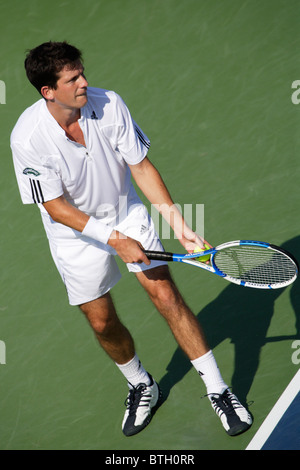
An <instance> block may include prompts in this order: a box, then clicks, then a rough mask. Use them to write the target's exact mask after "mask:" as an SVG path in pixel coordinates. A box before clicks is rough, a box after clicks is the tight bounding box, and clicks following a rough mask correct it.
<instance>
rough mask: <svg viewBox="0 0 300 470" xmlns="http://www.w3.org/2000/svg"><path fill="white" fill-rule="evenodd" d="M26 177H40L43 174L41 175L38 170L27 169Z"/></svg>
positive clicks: (25, 171)
mask: <svg viewBox="0 0 300 470" xmlns="http://www.w3.org/2000/svg"><path fill="white" fill-rule="evenodd" d="M23 173H24V175H34V176H39V175H40V174H41V173H39V172H38V171H37V170H35V169H34V168H25V169H24V170H23Z"/></svg>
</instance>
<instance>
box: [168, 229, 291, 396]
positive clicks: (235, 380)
mask: <svg viewBox="0 0 300 470" xmlns="http://www.w3.org/2000/svg"><path fill="white" fill-rule="evenodd" d="M282 248H284V249H285V250H287V251H290V252H291V253H292V254H293V255H294V256H295V258H296V259H297V260H298V262H299V260H300V236H298V237H295V238H293V239H291V240H289V241H288V242H286V243H284V244H283V245H282ZM299 283H300V280H299V279H297V280H296V282H295V283H294V284H293V286H292V287H291V291H290V300H291V304H292V306H293V308H294V312H295V322H296V330H297V333H296V334H295V335H291V336H280V335H278V336H275V337H272V338H267V337H266V335H267V331H268V328H269V326H270V322H271V319H272V316H273V313H274V304H275V301H276V299H277V298H278V297H279V296H280V295H281V294H282V293H283V292H284V290H285V289H275V290H268V291H265V290H258V289H251V288H250V289H249V288H242V287H239V286H236V285H234V284H229V285H228V286H227V287H226V288H225V289H224V290H223V291H222V292H221V294H220V295H219V296H218V297H217V298H216V299H215V300H214V301H213V302H211V303H210V304H208V305H207V306H206V307H205V308H204V309H203V310H201V311H200V312H199V313H198V315H197V318H198V319H199V322H200V323H201V325H202V326H203V328H204V331H205V334H206V337H207V339H208V342H209V344H210V347H211V348H212V349H214V348H215V347H216V346H217V345H218V344H220V343H221V342H222V341H224V340H226V339H228V338H229V339H230V340H231V343H233V344H234V354H235V358H234V373H233V376H232V379H231V383H229V384H228V385H229V386H231V387H232V391H233V393H235V394H236V395H238V397H239V399H240V400H241V401H242V402H243V403H246V402H247V395H248V392H249V390H250V387H251V384H252V382H253V380H254V377H255V374H256V371H257V368H258V365H259V358H260V352H261V348H262V347H263V346H264V345H265V344H266V343H267V342H270V341H272V342H273V341H282V340H286V339H297V338H300V311H299V310H300V294H299ZM191 368H192V366H191V364H190V361H189V360H188V359H187V357H186V356H185V354H184V353H183V352H182V351H181V349H180V348H177V349H176V351H175V352H174V354H173V356H172V358H171V360H170V362H169V364H168V366H167V368H166V374H165V375H164V376H163V377H162V379H161V381H160V383H159V385H160V387H161V389H162V391H163V394H164V400H166V399H167V397H168V395H169V393H170V390H171V389H172V387H173V386H174V385H175V384H176V383H177V382H179V381H180V380H181V379H182V378H183V377H184V376H185V374H186V373H187V372H188V371H189V370H190V369H191Z"/></svg>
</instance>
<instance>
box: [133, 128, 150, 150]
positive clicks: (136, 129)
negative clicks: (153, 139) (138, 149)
mask: <svg viewBox="0 0 300 470" xmlns="http://www.w3.org/2000/svg"><path fill="white" fill-rule="evenodd" d="M135 131H136V133H137V136H138V138H139V139H140V141H141V142H142V144H143V145H144V146H145V147H146V148H147V149H149V148H150V142H147V141H146V139H145V138H144V136H143V134H142V133H141V131H140V129H139V128H138V127H136V126H135Z"/></svg>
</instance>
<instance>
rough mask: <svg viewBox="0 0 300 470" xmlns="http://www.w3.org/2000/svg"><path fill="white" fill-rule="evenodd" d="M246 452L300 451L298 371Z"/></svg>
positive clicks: (299, 377) (299, 373) (299, 375)
mask: <svg viewBox="0 0 300 470" xmlns="http://www.w3.org/2000/svg"><path fill="white" fill-rule="evenodd" d="M247 450H300V370H298V372H297V374H296V375H295V377H294V378H293V380H292V381H291V382H290V384H289V385H288V387H287V388H286V390H285V391H284V393H283V394H282V395H281V397H280V398H279V400H278V401H277V403H276V404H275V406H274V408H273V409H272V410H271V412H270V413H269V415H268V416H267V418H266V419H265V421H264V422H263V424H262V425H261V427H260V428H259V430H258V431H257V433H256V434H255V436H254V437H253V439H252V440H251V442H250V444H249V445H248V447H247Z"/></svg>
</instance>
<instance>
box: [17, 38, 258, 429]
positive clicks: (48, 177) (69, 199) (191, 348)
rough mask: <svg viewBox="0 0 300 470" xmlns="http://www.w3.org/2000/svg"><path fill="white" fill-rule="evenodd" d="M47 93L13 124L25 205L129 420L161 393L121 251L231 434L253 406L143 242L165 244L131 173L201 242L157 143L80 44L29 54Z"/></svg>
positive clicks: (192, 240)
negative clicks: (116, 299) (133, 330)
mask: <svg viewBox="0 0 300 470" xmlns="http://www.w3.org/2000/svg"><path fill="white" fill-rule="evenodd" d="M25 69H26V73H27V77H28V79H29V81H30V82H31V83H32V85H34V86H35V87H36V89H37V90H38V92H39V93H40V94H41V98H40V99H39V100H38V101H37V102H36V103H34V104H33V105H32V106H30V107H29V108H28V109H26V110H25V111H24V112H23V113H22V115H21V116H20V118H19V119H18V121H17V123H16V125H15V127H14V129H13V132H12V134H11V148H12V153H13V161H14V167H15V172H16V178H17V181H18V186H19V190H20V194H21V198H22V201H23V203H24V204H32V203H34V204H37V206H38V207H39V209H40V212H41V218H42V221H43V224H44V228H45V231H46V234H47V237H48V240H49V245H50V250H51V254H52V257H53V260H54V262H55V264H56V266H57V269H58V271H59V273H60V275H61V278H62V280H63V282H64V284H65V286H66V290H67V293H68V299H69V303H70V304H71V305H78V306H79V308H80V309H81V311H82V312H83V313H84V315H85V316H86V318H87V320H88V322H89V323H90V325H91V327H92V329H93V331H94V333H95V335H96V337H97V339H98V340H99V343H100V345H101V346H102V348H103V349H104V350H105V351H106V353H107V354H108V356H109V357H110V358H111V359H112V360H113V361H114V362H115V363H116V365H117V367H118V368H119V369H120V371H121V373H122V374H123V375H124V377H125V379H126V381H127V383H128V387H129V390H128V397H127V401H126V403H127V405H126V411H125V416H124V419H123V423H122V429H123V432H124V434H125V435H126V436H131V435H133V434H136V433H137V432H139V431H141V430H142V429H144V428H145V426H146V425H147V424H148V423H149V422H150V420H151V417H152V414H153V411H154V409H155V408H157V407H158V406H159V404H160V398H161V391H160V389H159V386H158V384H157V383H156V381H155V380H154V379H153V377H152V376H151V375H150V374H149V373H148V372H147V370H146V369H145V368H144V366H143V365H142V363H141V361H140V359H139V357H138V355H137V352H136V350H135V346H134V340H133V338H132V336H131V334H130V332H129V331H128V330H127V328H126V327H125V326H124V325H123V324H122V323H121V322H120V320H119V318H118V316H117V313H116V310H115V308H114V304H113V301H112V298H111V295H110V290H111V289H112V288H113V286H114V285H115V284H116V283H117V282H118V281H119V279H120V272H119V269H118V266H117V263H116V260H115V257H116V256H117V255H118V256H119V257H120V258H121V259H122V260H123V261H124V263H126V264H127V267H128V269H129V271H131V272H133V273H134V274H135V276H136V278H137V280H138V281H139V282H140V284H141V285H142V286H143V288H144V289H145V291H146V292H147V294H148V295H149V297H150V298H151V300H152V301H153V303H154V305H155V307H156V308H157V310H158V311H159V312H160V314H161V315H162V316H163V317H164V318H165V320H166V321H167V323H168V325H169V327H170V329H171V331H172V333H173V335H174V337H175V338H176V340H177V342H178V344H179V346H180V347H181V348H182V350H183V351H184V352H185V354H186V355H187V356H188V358H189V359H190V360H191V363H192V364H193V366H194V367H195V369H196V371H197V372H198V373H199V375H200V376H201V378H202V379H203V381H204V384H205V386H206V389H207V394H208V397H209V399H210V401H211V404H212V406H213V408H214V410H215V411H216V413H217V414H218V416H219V417H220V419H221V422H222V424H223V426H224V428H225V430H226V431H227V433H228V434H229V435H236V434H239V433H241V432H243V431H245V430H246V429H248V428H249V427H250V425H251V422H252V420H251V416H250V414H249V413H248V411H247V410H246V408H245V407H243V406H242V405H241V404H240V402H239V401H238V399H237V398H236V396H235V395H233V394H232V393H231V392H230V391H229V389H228V386H227V385H226V383H225V382H224V380H223V378H222V376H221V374H220V371H219V369H218V366H217V364H216V361H215V358H214V355H213V353H212V351H211V350H210V348H209V346H208V344H207V342H206V339H205V336H204V333H203V331H202V328H201V326H200V325H199V324H198V321H197V319H196V317H195V316H194V314H193V313H192V312H191V311H190V309H189V308H188V306H187V305H186V304H185V302H184V300H183V298H182V296H181V295H180V293H179V291H178V289H177V287H176V286H175V284H174V282H173V280H172V279H171V276H170V273H169V270H168V266H167V265H166V264H165V263H163V262H157V261H151V262H150V260H149V259H148V258H147V257H146V256H145V254H144V252H143V249H146V250H163V246H162V243H161V241H160V239H159V237H158V235H157V233H156V232H155V228H154V224H153V221H152V220H151V218H150V216H149V214H148V212H147V210H146V208H145V206H144V205H143V204H142V202H141V200H140V198H139V197H138V195H137V193H136V191H135V189H134V187H133V184H132V179H133V180H134V181H135V182H136V184H137V186H138V187H139V188H140V190H141V191H142V193H144V195H145V196H146V197H147V199H148V200H149V201H150V203H151V204H153V205H155V206H157V208H158V209H159V210H160V212H161V214H162V216H163V217H164V218H165V219H166V220H167V221H168V222H169V224H170V226H171V227H172V229H173V230H174V233H175V234H176V236H177V238H178V239H179V241H180V243H181V244H182V246H183V247H184V248H185V249H186V250H188V251H190V250H193V249H194V248H195V247H196V246H200V247H203V243H204V242H205V241H204V240H203V239H201V238H200V237H199V236H197V235H196V234H195V233H194V232H193V231H192V230H191V229H190V228H189V227H188V226H187V224H186V223H185V221H184V219H183V217H182V215H181V213H180V212H179V211H178V210H177V208H176V205H175V204H174V203H173V200H172V199H171V196H170V194H169V192H168V190H167V188H166V186H165V184H164V182H163V180H162V178H161V176H160V174H159V172H158V171H157V169H156V168H155V167H154V166H153V164H152V163H151V161H150V160H149V158H148V151H149V147H150V142H149V139H148V137H147V136H146V135H145V134H144V132H143V131H142V130H141V128H140V127H139V126H138V125H137V124H136V123H135V121H134V120H133V118H132V116H131V114H130V112H129V110H128V108H127V106H126V105H125V103H124V101H123V100H122V99H121V98H120V96H118V95H117V94H116V93H114V92H113V91H108V90H104V89H99V88H90V87H88V82H87V80H86V77H85V74H84V67H83V61H82V56H81V52H80V51H79V50H78V49H77V48H76V47H74V46H72V45H70V44H68V43H66V42H47V43H44V44H41V45H39V46H38V47H36V48H34V49H32V50H31V51H29V53H28V54H27V56H26V59H25Z"/></svg>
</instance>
